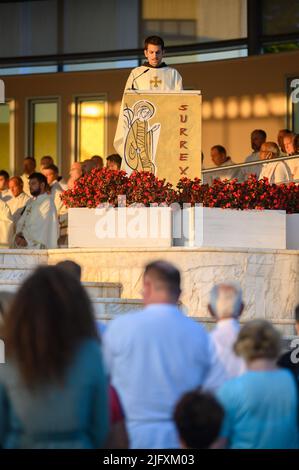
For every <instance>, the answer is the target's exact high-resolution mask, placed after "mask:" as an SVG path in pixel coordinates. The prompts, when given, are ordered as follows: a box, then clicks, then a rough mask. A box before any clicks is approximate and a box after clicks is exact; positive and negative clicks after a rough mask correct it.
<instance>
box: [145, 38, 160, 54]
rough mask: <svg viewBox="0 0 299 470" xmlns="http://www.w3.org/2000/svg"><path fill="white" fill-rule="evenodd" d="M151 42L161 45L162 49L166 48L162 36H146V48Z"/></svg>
mask: <svg viewBox="0 0 299 470" xmlns="http://www.w3.org/2000/svg"><path fill="white" fill-rule="evenodd" d="M149 44H153V45H154V46H161V49H162V51H163V50H164V49H165V47H164V41H163V39H162V38H160V36H149V37H148V38H146V39H145V41H144V49H145V50H146V49H147V48H148V45H149Z"/></svg>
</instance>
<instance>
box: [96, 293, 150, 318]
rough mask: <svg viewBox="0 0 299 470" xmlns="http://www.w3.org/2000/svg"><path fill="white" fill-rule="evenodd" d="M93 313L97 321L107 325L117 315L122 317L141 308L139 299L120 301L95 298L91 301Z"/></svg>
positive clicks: (141, 303) (118, 299)
mask: <svg viewBox="0 0 299 470" xmlns="http://www.w3.org/2000/svg"><path fill="white" fill-rule="evenodd" d="M91 302H92V305H93V309H94V313H95V316H96V319H97V320H101V321H103V322H104V323H107V322H108V321H110V320H113V319H114V318H116V317H117V316H118V315H123V314H125V313H128V312H130V311H132V310H139V309H141V308H142V306H143V302H142V300H140V299H120V298H106V299H104V298H100V297H98V298H96V297H93V298H92V299H91Z"/></svg>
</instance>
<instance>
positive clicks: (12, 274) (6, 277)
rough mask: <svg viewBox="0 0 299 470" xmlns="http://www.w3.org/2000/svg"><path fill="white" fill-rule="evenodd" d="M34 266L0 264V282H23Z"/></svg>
mask: <svg viewBox="0 0 299 470" xmlns="http://www.w3.org/2000/svg"><path fill="white" fill-rule="evenodd" d="M36 266H37V265H36V264H28V265H26V264H25V265H22V264H20V265H18V264H0V281H2V280H3V281H16V282H17V281H23V279H25V278H26V277H27V276H28V275H29V274H30V273H31V272H32V271H33V270H34V269H35V268H36Z"/></svg>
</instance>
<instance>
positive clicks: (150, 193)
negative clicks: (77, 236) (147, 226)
mask: <svg viewBox="0 0 299 470" xmlns="http://www.w3.org/2000/svg"><path fill="white" fill-rule="evenodd" d="M119 196H126V205H127V206H128V205H132V204H142V205H144V206H149V205H156V204H157V205H158V204H159V205H161V204H165V205H170V204H172V203H174V202H178V203H179V204H181V205H183V204H184V203H188V204H191V205H195V204H200V203H201V204H203V206H205V207H221V208H223V209H239V210H246V209H255V210H264V209H274V210H278V209H280V210H285V211H286V212H287V213H290V214H291V213H299V185H296V184H295V183H288V184H280V185H276V184H270V183H269V181H268V179H267V178H264V179H262V180H257V178H256V177H255V176H250V177H249V178H248V179H247V180H246V181H244V182H238V181H237V180H236V179H234V180H230V181H228V180H225V181H221V180H214V181H213V184H212V185H208V184H202V183H201V180H200V179H199V178H195V179H194V180H191V179H189V178H182V179H181V180H180V181H179V182H178V184H177V187H176V189H174V188H173V186H172V185H171V184H170V183H168V182H166V181H165V179H159V178H157V177H156V176H155V175H153V174H152V173H148V172H137V171H135V172H133V173H132V174H131V175H130V176H128V175H127V174H126V173H125V172H124V171H111V170H107V169H106V168H104V169H102V170H97V169H94V170H92V171H91V173H88V174H87V175H85V176H83V177H82V178H80V179H79V180H78V181H76V182H75V185H74V188H73V189H72V190H67V191H65V192H64V193H63V194H62V196H61V198H62V201H63V203H64V204H65V205H66V206H67V207H89V208H95V207H98V206H99V205H100V204H103V203H108V204H110V205H112V206H117V205H118V202H119V201H118V197H119Z"/></svg>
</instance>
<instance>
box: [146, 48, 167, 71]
mask: <svg viewBox="0 0 299 470" xmlns="http://www.w3.org/2000/svg"><path fill="white" fill-rule="evenodd" d="M144 55H145V57H146V58H147V60H148V63H149V64H150V65H151V66H152V67H159V65H160V64H161V62H162V59H163V55H164V51H163V49H162V47H161V46H156V45H155V44H149V45H148V46H147V49H144Z"/></svg>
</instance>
